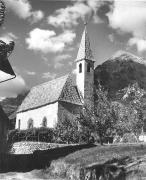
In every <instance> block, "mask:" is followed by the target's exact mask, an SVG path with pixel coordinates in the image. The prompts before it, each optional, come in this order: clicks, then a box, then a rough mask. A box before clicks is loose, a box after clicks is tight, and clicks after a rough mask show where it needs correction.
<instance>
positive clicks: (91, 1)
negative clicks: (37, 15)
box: [48, 0, 102, 28]
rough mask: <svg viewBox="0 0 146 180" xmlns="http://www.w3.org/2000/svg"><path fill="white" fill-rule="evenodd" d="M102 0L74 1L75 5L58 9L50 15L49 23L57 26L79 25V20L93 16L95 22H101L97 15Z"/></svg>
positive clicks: (69, 26)
mask: <svg viewBox="0 0 146 180" xmlns="http://www.w3.org/2000/svg"><path fill="white" fill-rule="evenodd" d="M101 2H102V0H85V1H73V5H70V6H67V7H65V8H60V9H57V10H56V11H55V12H54V14H53V15H50V16H49V17H48V24H51V25H53V26H55V27H62V28H64V27H67V28H71V27H72V26H76V25H78V23H79V22H78V20H79V19H80V18H81V19H83V20H84V19H85V18H86V16H87V18H88V20H90V19H91V18H92V17H93V19H94V22H96V23H99V22H101V20H100V19H99V17H98V16H97V14H96V12H97V10H98V8H99V7H100V5H101Z"/></svg>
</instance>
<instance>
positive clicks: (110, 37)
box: [108, 34, 114, 42]
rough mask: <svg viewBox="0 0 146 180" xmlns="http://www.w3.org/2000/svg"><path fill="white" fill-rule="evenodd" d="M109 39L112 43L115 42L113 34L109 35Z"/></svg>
mask: <svg viewBox="0 0 146 180" xmlns="http://www.w3.org/2000/svg"><path fill="white" fill-rule="evenodd" d="M108 38H109V40H110V41H111V42H114V35H113V34H109V35H108Z"/></svg>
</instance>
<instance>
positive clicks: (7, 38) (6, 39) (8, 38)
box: [0, 32, 18, 44]
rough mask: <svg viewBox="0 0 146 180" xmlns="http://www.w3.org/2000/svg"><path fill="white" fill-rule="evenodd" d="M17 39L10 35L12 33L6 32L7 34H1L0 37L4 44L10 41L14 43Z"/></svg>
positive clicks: (12, 34)
mask: <svg viewBox="0 0 146 180" xmlns="http://www.w3.org/2000/svg"><path fill="white" fill-rule="evenodd" d="M17 39H18V37H17V36H16V35H15V34H14V33H12V32H8V33H5V34H3V35H2V36H1V37H0V40H2V41H4V42H5V43H7V44H8V43H9V42H10V41H15V40H17Z"/></svg>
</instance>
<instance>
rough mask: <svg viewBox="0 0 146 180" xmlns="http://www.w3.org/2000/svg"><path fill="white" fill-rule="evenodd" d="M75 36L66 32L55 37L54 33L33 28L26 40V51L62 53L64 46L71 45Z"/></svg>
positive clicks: (70, 32)
mask: <svg viewBox="0 0 146 180" xmlns="http://www.w3.org/2000/svg"><path fill="white" fill-rule="evenodd" d="M75 37H76V34H75V33H74V32H72V31H69V30H66V31H64V32H63V33H61V34H59V35H56V33H55V31H52V30H45V29H39V28H35V29H33V30H32V31H31V32H30V33H29V37H28V38H26V43H27V44H28V49H32V50H35V51H41V52H43V53H48V52H62V51H63V50H64V48H65V47H66V45H71V44H72V42H73V40H74V38H75Z"/></svg>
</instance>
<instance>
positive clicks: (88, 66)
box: [87, 63, 90, 72]
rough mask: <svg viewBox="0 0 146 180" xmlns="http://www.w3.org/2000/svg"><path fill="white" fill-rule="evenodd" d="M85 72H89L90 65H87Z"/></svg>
mask: <svg viewBox="0 0 146 180" xmlns="http://www.w3.org/2000/svg"><path fill="white" fill-rule="evenodd" d="M87 72H90V64H89V63H88V64H87Z"/></svg>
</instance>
